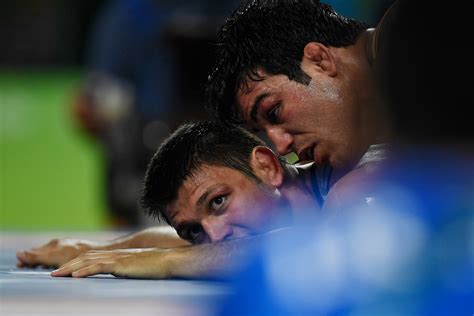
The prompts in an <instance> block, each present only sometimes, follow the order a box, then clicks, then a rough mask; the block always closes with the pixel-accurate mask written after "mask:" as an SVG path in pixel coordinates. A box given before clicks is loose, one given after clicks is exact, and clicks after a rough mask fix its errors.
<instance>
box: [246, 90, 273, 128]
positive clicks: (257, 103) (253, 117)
mask: <svg viewBox="0 0 474 316" xmlns="http://www.w3.org/2000/svg"><path fill="white" fill-rule="evenodd" d="M268 96H269V93H262V94H261V95H259V96H258V97H257V98H256V99H255V102H254V103H253V105H252V108H251V110H250V119H251V120H252V121H253V122H254V123H258V118H257V113H258V110H259V109H260V106H261V105H262V100H263V99H265V98H266V97H268Z"/></svg>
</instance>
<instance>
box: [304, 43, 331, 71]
mask: <svg viewBox="0 0 474 316" xmlns="http://www.w3.org/2000/svg"><path fill="white" fill-rule="evenodd" d="M302 67H303V69H304V67H312V68H313V69H315V70H317V71H320V72H324V73H326V74H328V75H330V76H335V75H336V74H337V68H336V63H335V60H334V56H333V54H332V52H331V50H330V49H329V48H328V47H327V46H325V45H323V44H321V43H317V42H309V43H308V44H306V46H305V47H304V51H303V60H302Z"/></svg>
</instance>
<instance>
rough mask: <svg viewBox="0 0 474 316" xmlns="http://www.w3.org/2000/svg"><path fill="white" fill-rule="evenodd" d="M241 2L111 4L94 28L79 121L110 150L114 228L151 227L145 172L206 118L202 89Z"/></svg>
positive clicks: (128, 0) (133, 0)
mask: <svg viewBox="0 0 474 316" xmlns="http://www.w3.org/2000/svg"><path fill="white" fill-rule="evenodd" d="M233 2H235V1H205V0H194V1H157V0H120V1H109V2H107V3H106V5H105V6H104V8H103V10H102V11H101V14H100V15H99V18H98V20H97V21H96V22H95V24H94V28H93V30H92V33H91V38H90V42H89V47H88V54H87V59H86V60H87V64H86V72H87V76H86V79H85V81H84V83H83V85H82V87H81V89H80V91H79V93H78V97H77V99H76V102H75V106H74V113H75V114H76V118H77V119H78V122H79V123H80V125H81V126H82V127H83V128H84V130H86V131H87V132H89V134H90V135H93V136H94V137H95V138H97V139H98V140H99V141H100V143H101V144H102V146H103V148H104V155H105V164H106V186H105V187H106V193H107V201H108V205H109V208H110V211H111V219H112V222H113V224H114V225H115V226H119V227H123V226H129V227H132V226H144V224H145V223H146V222H147V221H146V218H145V217H144V215H143V214H142V212H140V211H139V210H138V204H137V201H138V197H139V195H140V190H141V184H142V181H143V177H144V173H145V170H146V165H147V163H148V161H149V160H150V158H151V156H152V155H153V153H154V152H155V151H156V149H157V148H158V146H159V145H160V143H161V141H162V140H163V139H164V138H165V137H166V136H168V135H169V133H170V131H172V130H174V129H175V128H176V127H177V126H178V125H179V124H181V123H183V122H184V121H187V120H199V119H204V118H206V113H205V112H204V111H203V107H202V104H201V103H202V97H201V96H202V93H201V91H202V85H203V83H205V82H206V77H207V72H208V70H209V69H210V67H211V65H212V64H213V62H214V55H213V53H212V52H213V47H212V45H213V41H214V36H215V34H216V30H217V28H218V26H219V25H220V23H221V22H222V21H223V19H224V18H225V16H226V15H227V14H228V13H229V12H230V11H231V10H232V3H233Z"/></svg>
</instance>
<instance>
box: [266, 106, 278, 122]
mask: <svg viewBox="0 0 474 316" xmlns="http://www.w3.org/2000/svg"><path fill="white" fill-rule="evenodd" d="M280 110H281V102H278V103H277V104H276V105H275V106H273V107H272V108H271V109H270V110H269V111H268V112H267V115H266V116H267V120H268V122H270V123H272V124H278V123H279V122H280Z"/></svg>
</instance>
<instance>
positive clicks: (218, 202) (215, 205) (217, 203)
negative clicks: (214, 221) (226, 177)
mask: <svg viewBox="0 0 474 316" xmlns="http://www.w3.org/2000/svg"><path fill="white" fill-rule="evenodd" d="M226 201H227V196H225V195H220V196H218V197H216V198H214V199H212V201H211V208H212V209H213V210H215V211H218V210H220V209H221V208H222V207H223V206H224V205H225V202H226Z"/></svg>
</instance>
